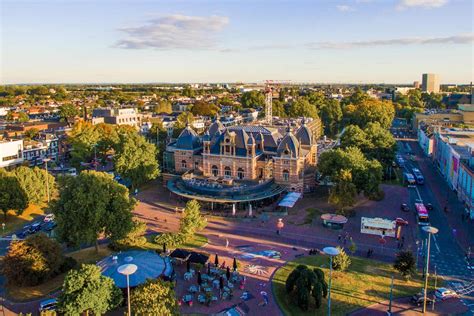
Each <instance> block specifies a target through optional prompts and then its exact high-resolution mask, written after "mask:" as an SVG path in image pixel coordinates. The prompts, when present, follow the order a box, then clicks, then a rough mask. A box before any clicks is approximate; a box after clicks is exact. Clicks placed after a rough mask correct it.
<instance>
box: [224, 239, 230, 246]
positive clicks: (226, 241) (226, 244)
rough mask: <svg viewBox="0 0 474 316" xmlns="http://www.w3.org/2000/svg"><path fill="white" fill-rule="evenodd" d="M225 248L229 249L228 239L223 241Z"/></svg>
mask: <svg viewBox="0 0 474 316" xmlns="http://www.w3.org/2000/svg"><path fill="white" fill-rule="evenodd" d="M225 247H226V248H228V247H229V239H227V238H226V239H225Z"/></svg>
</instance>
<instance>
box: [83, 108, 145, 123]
mask: <svg viewBox="0 0 474 316" xmlns="http://www.w3.org/2000/svg"><path fill="white" fill-rule="evenodd" d="M92 123H93V124H99V123H107V124H114V125H130V126H135V127H138V126H139V123H140V119H139V114H138V112H137V110H136V109H134V108H123V109H116V108H97V109H94V110H93V111H92Z"/></svg>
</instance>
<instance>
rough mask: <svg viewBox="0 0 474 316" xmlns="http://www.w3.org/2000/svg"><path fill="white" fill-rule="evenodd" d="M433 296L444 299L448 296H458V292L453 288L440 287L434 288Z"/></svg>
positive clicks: (448, 297)
mask: <svg viewBox="0 0 474 316" xmlns="http://www.w3.org/2000/svg"><path fill="white" fill-rule="evenodd" d="M435 296H436V297H437V298H438V299H440V300H442V301H444V300H447V299H450V298H455V297H458V294H457V293H456V292H454V291H453V290H449V289H446V288H444V287H440V288H439V289H437V290H436V292H435Z"/></svg>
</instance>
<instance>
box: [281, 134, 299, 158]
mask: <svg viewBox="0 0 474 316" xmlns="http://www.w3.org/2000/svg"><path fill="white" fill-rule="evenodd" d="M299 145H300V144H299V142H298V139H296V137H295V135H293V133H292V132H290V131H289V132H288V133H286V135H285V136H284V137H283V139H282V140H281V142H280V144H278V148H277V155H278V156H282V155H284V154H285V151H286V150H288V151H289V153H288V154H289V155H290V156H291V157H292V158H297V157H299Z"/></svg>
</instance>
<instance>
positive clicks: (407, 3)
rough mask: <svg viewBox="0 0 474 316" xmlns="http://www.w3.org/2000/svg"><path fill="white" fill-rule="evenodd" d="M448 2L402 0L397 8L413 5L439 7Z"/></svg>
mask: <svg viewBox="0 0 474 316" xmlns="http://www.w3.org/2000/svg"><path fill="white" fill-rule="evenodd" d="M446 3H448V0H400V2H399V4H398V6H397V8H398V9H406V8H413V7H422V8H439V7H442V6H444V5H445V4H446Z"/></svg>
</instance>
